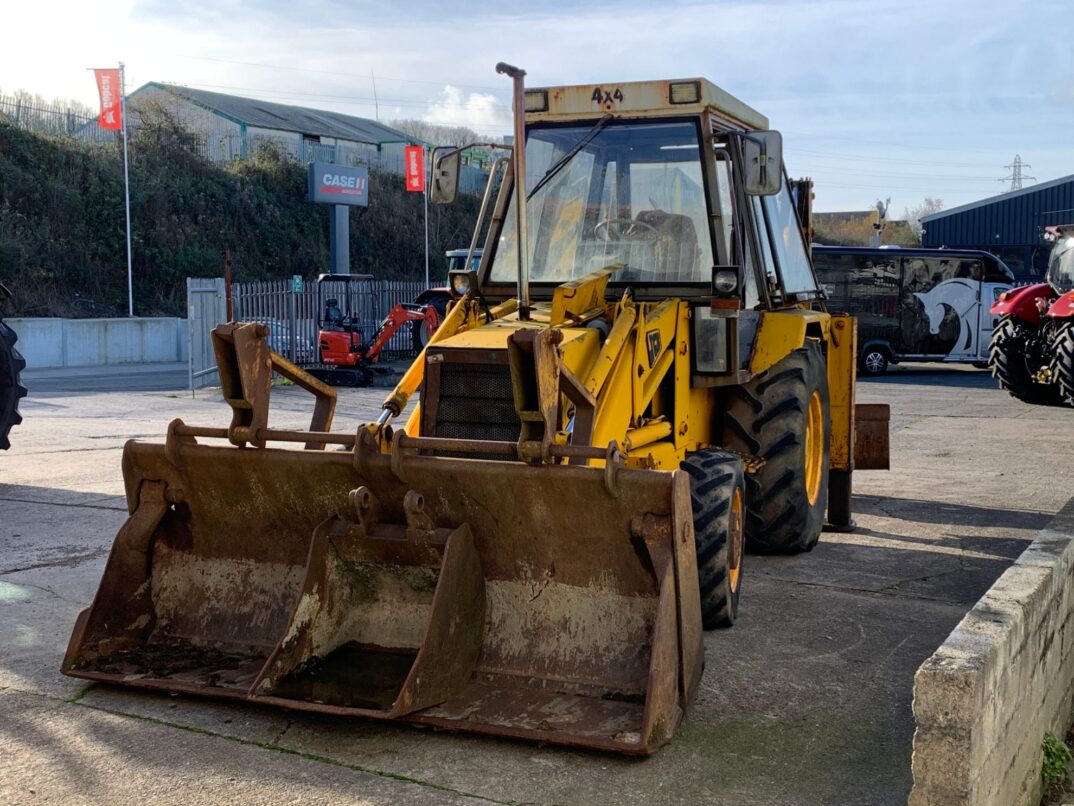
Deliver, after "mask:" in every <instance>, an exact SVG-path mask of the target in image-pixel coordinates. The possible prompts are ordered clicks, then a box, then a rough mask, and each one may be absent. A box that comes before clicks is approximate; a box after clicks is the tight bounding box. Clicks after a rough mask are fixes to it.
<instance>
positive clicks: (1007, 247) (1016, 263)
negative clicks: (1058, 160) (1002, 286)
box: [921, 175, 1074, 280]
mask: <svg viewBox="0 0 1074 806" xmlns="http://www.w3.org/2000/svg"><path fill="white" fill-rule="evenodd" d="M1072 222H1074V175H1071V176H1064V177H1061V178H1059V179H1053V180H1052V181H1050V182H1041V183H1040V184H1037V185H1030V186H1029V187H1026V188H1022V189H1021V190H1015V191H1012V192H1010V193H1003V194H1001V195H999V196H993V197H991V198H988V199H982V200H981V201H978V202H973V203H972V204H964V205H962V206H961V207H953V208H952V209H950V210H944V211H943V212H940V213H934V214H933V215H930V216H925V217H924V218H922V219H921V224H922V226H923V227H924V233H923V234H922V236H921V241H922V244H923V245H924V246H931V247H939V246H949V247H960V248H973V249H984V250H987V251H989V252H992V253H993V254H995V255H998V256H999V257H1000V258H1002V259H1003V261H1004V262H1005V263H1006V264H1007V265H1008V266H1010V267H1011V268H1012V269H1013V270H1014V273H1015V276H1016V277H1018V278H1019V279H1022V280H1029V279H1034V278H1036V277H1039V276H1041V275H1043V273H1044V270H1045V268H1046V265H1047V260H1048V252H1049V249H1050V246H1049V244H1048V243H1046V242H1045V241H1044V240H1043V239H1042V237H1041V235H1042V233H1043V231H1044V227H1047V226H1052V225H1055V224H1070V223H1072Z"/></svg>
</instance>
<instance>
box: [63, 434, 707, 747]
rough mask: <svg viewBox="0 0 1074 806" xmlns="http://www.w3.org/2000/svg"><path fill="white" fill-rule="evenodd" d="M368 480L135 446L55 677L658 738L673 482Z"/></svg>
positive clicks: (687, 657) (280, 457) (541, 477)
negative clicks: (122, 503)
mask: <svg viewBox="0 0 1074 806" xmlns="http://www.w3.org/2000/svg"><path fill="white" fill-rule="evenodd" d="M172 462H174V464H173V463H172ZM362 467H363V469H362V472H361V473H360V472H359V471H358V470H357V469H356V467H355V463H354V462H353V458H352V456H351V455H350V454H345V453H322V452H312V451H290V450H276V449H260V450H248V449H239V448H234V447H220V446H209V445H197V444H182V445H180V446H179V448H178V450H177V452H175V454H173V455H172V456H171V461H169V458H168V457H166V456H165V452H164V448H163V446H159V445H150V444H144V443H136V442H133V443H129V444H128V446H127V448H126V450H125V453H124V480H125V483H126V486H127V490H128V499H129V500H128V503H129V506H130V510H131V515H130V517H129V519H128V521H127V522H126V523H125V524H124V525H123V527H122V528H121V529H120V532H119V534H118V536H117V538H116V542H115V545H114V546H113V549H112V554H111V556H110V557H109V560H108V563H107V566H106V569H105V573H104V576H103V578H102V580H101V585H100V588H99V590H98V592H97V595H96V597H95V599H94V601H93V603H92V605H91V606H90V607H89V608H87V609H86V610H85V611H83V613H82V614H81V615H80V617H79V619H78V622H77V624H76V626H75V630H74V633H73V634H72V637H71V642H70V645H69V647H68V651H67V655H66V657H65V659H64V665H63V670H64V672H65V673H66V674H69V675H72V676H75V677H83V678H87V679H91V680H102V681H108V682H112V683H119V684H124V685H131V686H138V687H145V688H155V689H163V690H168V691H177V692H185V693H195V694H200V695H207V696H214V697H229V698H237V699H244V700H249V701H255V702H264V703H271V704H276V705H282V706H285V707H289V708H295V709H302V710H311V711H320V712H327V713H334V714H345V715H346V714H349V715H360V716H369V717H375V718H380V719H400V720H405V721H410V722H417V723H422V724H429V725H435V726H437V727H440V728H447V729H450V730H458V731H469V732H478V733H489V734H495V735H501V736H512V737H518V738H527V739H536V740H540V741H545V742H553V743H557V744H567V745H574V746H582V747H591V748H597V749H604V750H612V751H617V752H622V753H631V754H643V753H649V752H652V751H653V750H655V749H656V748H658V747H659V746H660V745H662V744H664V743H665V742H666V741H668V739H670V738H671V736H672V734H673V733H674V731H675V729H676V728H677V726H678V724H679V722H680V721H681V719H682V716H683V713H684V711H685V708H686V706H687V704H688V702H689V700H690V699H691V697H692V696H693V693H694V691H695V689H696V687H697V684H698V681H699V679H700V676H701V669H702V663H703V649H702V644H701V622H700V604H699V593H698V583H697V566H696V558H695V555H694V549H693V546H694V537H693V523H692V517H691V508H690V498H689V484H688V481H687V479H686V477H685V476H683V475H682V474H681V473H680V472H678V471H676V472H674V473H668V472H658V471H647V470H633V469H622V470H620V471H619V472H618V473H617V474H616V477H615V478H616V482H615V484H616V487H615V492H616V495H615V496H613V495H612V494H610V493H609V491H608V490H607V488H606V480H607V475H606V472H605V471H604V470H603V469H597V468H588V467H580V466H574V465H559V466H541V465H527V464H524V463H521V462H498V461H487V460H472V459H454V458H443V457H434V456H413V457H408V458H407V460H406V464H405V465H403V466H402V468H396V470H397V471H398V472H399V473H400V475H401V476H402V478H399V477H397V476H396V475H394V473H393V470H392V467H391V460H390V458H389V457H388V456H381V455H374V456H370V457H369V458H368V460H367V461H366V462H364V463H363V464H362ZM351 491H362V492H361V493H360V495H359V498H361V500H362V501H364V504H363V505H361V506H359V507H357V508H356V506H355V505H354V500H355V499H354V498H353V497H351V496H349V494H350V493H351ZM415 502H417V503H415ZM419 505H420V506H419Z"/></svg>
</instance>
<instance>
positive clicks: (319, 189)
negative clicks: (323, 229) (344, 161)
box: [310, 162, 369, 207]
mask: <svg viewBox="0 0 1074 806" xmlns="http://www.w3.org/2000/svg"><path fill="white" fill-rule="evenodd" d="M310 201H311V202H320V203H321V204H350V205H354V206H358V207H368V206H369V172H368V171H367V170H366V169H365V168H350V167H348V166H346V165H332V164H331V163H328V162H314V163H311V164H310Z"/></svg>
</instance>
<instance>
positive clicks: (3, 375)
mask: <svg viewBox="0 0 1074 806" xmlns="http://www.w3.org/2000/svg"><path fill="white" fill-rule="evenodd" d="M16 341H18V337H17V336H16V335H15V331H14V330H12V329H11V328H10V327H8V326H7V325H5V324H4V323H3V322H0V450H7V449H8V448H10V447H11V442H10V441H9V440H8V433H9V432H10V431H11V429H12V428H13V427H14V426H16V425H18V424H19V423H21V422H22V416H21V415H20V414H19V400H21V399H22V398H24V397H26V387H24V386H23V385H22V384H21V382H20V379H19V373H21V372H22V371H23V370H24V369H25V368H26V361H25V360H24V359H23V357H22V356H21V355H19V351H18V350H16V349H15V342H16Z"/></svg>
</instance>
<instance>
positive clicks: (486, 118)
mask: <svg viewBox="0 0 1074 806" xmlns="http://www.w3.org/2000/svg"><path fill="white" fill-rule="evenodd" d="M423 119H424V120H425V121H426V122H427V123H436V124H439V125H442V126H468V127H470V128H471V129H474V130H475V131H477V132H480V133H482V134H489V133H498V132H502V130H503V129H504V128H505V127H510V125H511V113H510V110H509V109H507V108H506V107H505V106H504V102H503V101H501V100H500V99H499V98H497V97H496V96H495V95H493V94H491V93H485V92H471V93H469V94H464V93H463V91H462V90H461V89H459V88H458V87H453V86H451V85H450V84H449V85H447V86H445V87H444V89H443V90H441V91H440V94H439V95H438V96H437V99H436V100H435V101H434V102H433V103H432V104H431V105H430V107H429V111H428V113H426V114H425V116H424V118H423Z"/></svg>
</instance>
